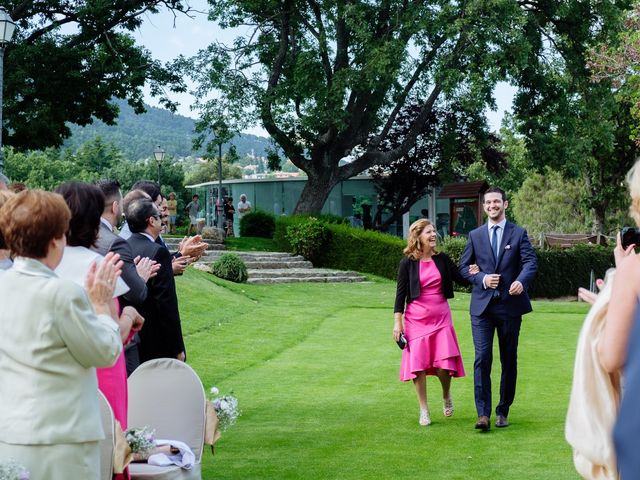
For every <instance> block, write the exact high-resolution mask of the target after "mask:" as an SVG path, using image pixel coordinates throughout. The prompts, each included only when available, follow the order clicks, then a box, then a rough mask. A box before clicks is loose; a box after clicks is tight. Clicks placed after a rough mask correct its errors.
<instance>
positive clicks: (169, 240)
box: [162, 236, 224, 248]
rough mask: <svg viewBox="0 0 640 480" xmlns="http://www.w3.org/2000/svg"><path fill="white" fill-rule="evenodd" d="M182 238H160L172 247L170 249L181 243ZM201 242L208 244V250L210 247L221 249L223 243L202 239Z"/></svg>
mask: <svg viewBox="0 0 640 480" xmlns="http://www.w3.org/2000/svg"><path fill="white" fill-rule="evenodd" d="M182 238H183V237H179V238H178V237H169V238H167V237H164V236H163V237H162V239H163V240H164V243H166V244H167V246H169V245H170V246H172V247H177V246H178V245H179V244H180V242H181V241H182ZM202 241H203V242H205V243H208V244H209V248H211V247H216V246H222V248H224V243H220V242H215V241H213V240H209V239H207V238H203V239H202Z"/></svg>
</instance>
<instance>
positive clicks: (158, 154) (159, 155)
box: [153, 145, 164, 186]
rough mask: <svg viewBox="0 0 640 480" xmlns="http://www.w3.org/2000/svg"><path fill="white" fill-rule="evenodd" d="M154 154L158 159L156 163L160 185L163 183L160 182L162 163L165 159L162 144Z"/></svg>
mask: <svg viewBox="0 0 640 480" xmlns="http://www.w3.org/2000/svg"><path fill="white" fill-rule="evenodd" d="M153 156H154V158H155V159H156V163H157V164H158V186H161V185H162V184H161V183H160V164H161V163H162V160H163V159H164V150H163V149H162V148H160V145H158V146H157V147H156V149H155V150H154V151H153Z"/></svg>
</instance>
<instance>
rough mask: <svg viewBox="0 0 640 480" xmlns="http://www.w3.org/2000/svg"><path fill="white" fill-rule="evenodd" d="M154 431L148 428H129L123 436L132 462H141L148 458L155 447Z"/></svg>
mask: <svg viewBox="0 0 640 480" xmlns="http://www.w3.org/2000/svg"><path fill="white" fill-rule="evenodd" d="M154 434H155V430H151V429H150V428H149V427H142V428H129V429H128V430H127V431H126V432H125V434H124V436H125V438H126V440H127V443H128V444H129V448H131V453H132V454H133V461H134V462H143V461H145V460H147V458H149V455H151V453H152V450H153V449H154V448H155V446H156V439H155V436H154Z"/></svg>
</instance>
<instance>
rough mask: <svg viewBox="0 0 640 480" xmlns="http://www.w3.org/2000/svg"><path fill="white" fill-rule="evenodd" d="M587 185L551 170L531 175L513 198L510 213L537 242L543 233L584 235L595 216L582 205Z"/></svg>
mask: <svg viewBox="0 0 640 480" xmlns="http://www.w3.org/2000/svg"><path fill="white" fill-rule="evenodd" d="M583 189H584V187H583V185H582V183H581V182H580V181H576V180H565V179H564V178H563V176H562V174H561V173H560V172H558V171H554V170H552V169H551V168H547V169H546V171H545V173H544V175H541V174H539V173H533V174H531V175H530V176H529V177H528V178H527V179H526V180H525V181H524V183H523V184H522V187H521V188H520V189H519V190H518V192H517V193H516V194H515V195H514V196H513V198H512V202H511V205H510V209H511V210H513V213H514V215H515V217H516V220H517V222H518V223H519V224H520V225H523V226H525V227H526V228H527V230H528V232H529V235H530V236H531V237H532V238H536V237H537V236H538V235H539V234H541V233H584V232H585V230H586V229H588V228H589V226H590V224H591V223H592V222H593V214H592V213H591V212H590V211H589V210H587V209H585V208H584V206H583V205H582V198H583V195H582V192H583Z"/></svg>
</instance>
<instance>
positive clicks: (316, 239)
mask: <svg viewBox="0 0 640 480" xmlns="http://www.w3.org/2000/svg"><path fill="white" fill-rule="evenodd" d="M286 237H287V240H288V242H289V244H290V245H291V250H292V252H293V253H294V254H295V255H302V256H303V257H304V258H306V259H307V260H309V261H311V262H312V263H313V264H314V265H316V264H317V263H318V262H319V260H320V257H321V256H322V253H323V249H324V248H325V244H326V242H327V240H328V237H329V235H328V230H327V226H326V225H325V224H324V223H322V221H320V220H318V219H317V218H314V217H308V218H307V219H306V220H305V221H304V222H301V223H298V224H294V225H289V226H288V227H287V235H286Z"/></svg>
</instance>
